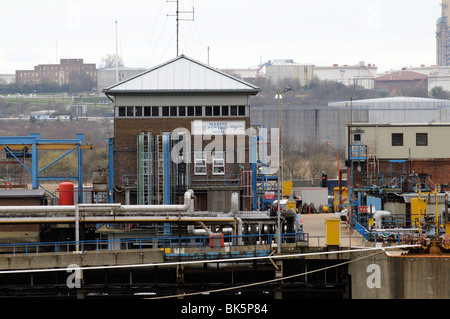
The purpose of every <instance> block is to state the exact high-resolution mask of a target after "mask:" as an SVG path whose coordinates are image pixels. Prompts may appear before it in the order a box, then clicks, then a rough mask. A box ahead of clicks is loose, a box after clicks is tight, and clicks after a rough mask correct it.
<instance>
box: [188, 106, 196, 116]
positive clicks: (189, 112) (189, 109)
mask: <svg viewBox="0 0 450 319" xmlns="http://www.w3.org/2000/svg"><path fill="white" fill-rule="evenodd" d="M187 109H188V110H187V111H188V116H194V115H195V113H194V110H195V108H194V107H193V106H188V108H187Z"/></svg>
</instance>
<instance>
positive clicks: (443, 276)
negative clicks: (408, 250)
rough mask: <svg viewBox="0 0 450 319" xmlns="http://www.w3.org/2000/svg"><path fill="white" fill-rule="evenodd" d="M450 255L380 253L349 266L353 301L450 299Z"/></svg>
mask: <svg viewBox="0 0 450 319" xmlns="http://www.w3.org/2000/svg"><path fill="white" fill-rule="evenodd" d="M449 260H450V256H445V255H441V256H432V255H426V256H423V255H422V256H408V257H405V256H399V257H388V256H387V255H386V254H384V253H383V254H379V255H377V256H375V257H371V258H367V259H363V260H360V261H356V262H353V263H350V264H349V269H348V272H349V274H350V275H351V283H352V286H351V295H352V298H353V299H449V298H450V263H449Z"/></svg>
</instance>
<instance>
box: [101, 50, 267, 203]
mask: <svg viewBox="0 0 450 319" xmlns="http://www.w3.org/2000/svg"><path fill="white" fill-rule="evenodd" d="M259 91H260V89H259V88H258V87H256V86H254V85H252V84H249V83H247V82H245V81H242V80H240V79H237V78H235V77H232V76H230V75H228V74H226V73H223V72H220V71H218V70H217V69H214V68H212V67H210V66H207V65H204V64H202V63H200V62H198V61H195V60H193V59H190V58H188V57H186V56H184V55H181V56H179V57H177V58H175V59H173V60H171V61H168V62H166V63H164V64H162V65H160V66H157V67H155V68H153V69H150V70H149V71H147V72H144V73H142V74H140V75H138V76H135V77H133V78H130V79H128V80H126V81H123V82H120V83H118V84H116V85H113V86H111V87H109V88H107V89H105V90H103V92H104V93H105V94H106V95H107V96H108V97H109V98H110V99H111V100H112V101H113V102H114V106H115V119H114V177H113V178H114V189H115V193H114V196H115V198H114V201H115V202H122V203H130V204H169V203H178V201H179V200H180V197H181V196H182V194H184V192H185V191H186V190H187V189H189V188H190V189H193V190H194V193H195V196H196V200H197V202H196V204H197V206H196V209H197V210H211V211H227V210H228V209H229V206H230V199H231V194H232V193H233V192H238V193H239V194H240V195H241V199H242V201H241V208H242V209H251V207H250V202H251V199H250V198H247V197H246V191H247V190H248V184H249V183H251V180H250V176H249V172H250V163H249V158H250V155H249V139H248V138H247V136H246V130H247V129H248V128H249V127H250V96H251V95H256V94H257V93H258V92H259Z"/></svg>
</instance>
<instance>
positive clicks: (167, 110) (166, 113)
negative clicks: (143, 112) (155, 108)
mask: <svg viewBox="0 0 450 319" xmlns="http://www.w3.org/2000/svg"><path fill="white" fill-rule="evenodd" d="M162 116H169V107H168V106H163V108H162Z"/></svg>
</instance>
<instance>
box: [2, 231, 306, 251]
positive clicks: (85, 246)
mask: <svg viewBox="0 0 450 319" xmlns="http://www.w3.org/2000/svg"><path fill="white" fill-rule="evenodd" d="M276 236H277V235H276V234H255V235H240V236H237V235H229V236H228V235H227V236H223V246H227V247H229V248H230V249H235V250H236V249H238V247H239V246H242V245H247V246H248V245H250V246H251V245H254V246H255V247H257V246H261V245H272V244H274V243H276V242H277V240H276ZM307 238H308V236H307V234H304V233H292V234H287V233H285V234H282V236H281V242H282V243H289V242H301V241H303V242H305V241H307ZM212 240H214V239H213V238H210V237H209V236H192V237H170V238H162V237H156V238H134V239H115V240H107V239H104V240H102V239H98V240H84V241H79V242H76V241H59V242H40V243H13V244H0V253H3V254H5V253H9V254H14V255H16V254H25V255H29V254H41V253H53V254H63V253H73V252H79V253H83V252H87V251H91V252H101V251H115V250H132V249H135V250H139V251H141V250H143V249H153V250H164V251H173V250H174V249H180V248H200V249H207V248H208V247H211V241H212Z"/></svg>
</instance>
